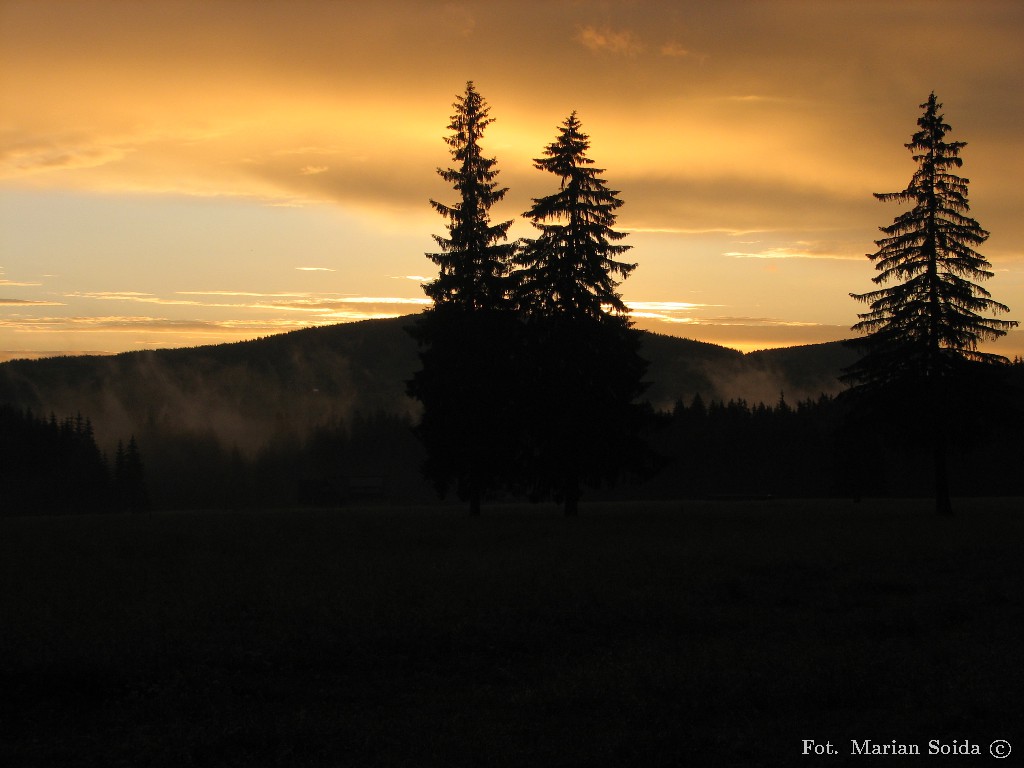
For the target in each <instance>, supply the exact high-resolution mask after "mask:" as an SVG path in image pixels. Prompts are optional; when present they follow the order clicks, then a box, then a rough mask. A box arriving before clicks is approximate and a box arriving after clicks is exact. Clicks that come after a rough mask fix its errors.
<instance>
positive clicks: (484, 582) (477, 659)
mask: <svg viewBox="0 0 1024 768" xmlns="http://www.w3.org/2000/svg"><path fill="white" fill-rule="evenodd" d="M957 508H958V513H959V514H958V516H957V517H955V518H953V519H951V520H947V519H937V518H935V517H934V516H933V515H932V514H931V505H930V504H929V502H927V501H914V500H902V501H872V500H865V501H864V502H862V503H859V504H854V503H853V502H849V501H835V500H832V501H806V500H802V501H786V500H774V501H770V500H769V501H737V500H731V501H718V502H712V501H709V502H682V503H658V504H649V503H643V504H626V503H616V504H607V505H597V504H595V505H590V506H587V505H584V506H583V508H582V509H581V516H580V517H579V518H578V519H565V518H563V517H561V516H560V513H559V511H558V510H557V509H555V508H554V507H547V506H537V507H529V506H523V507H520V506H507V507H491V508H485V510H484V515H483V517H481V518H479V519H470V518H468V517H467V516H466V515H465V511H464V510H462V509H461V508H452V507H441V506H438V507H422V508H401V509H399V508H382V507H377V508H365V509H349V510H292V511H268V512H257V511H252V512H232V513H223V512H208V513H200V512H180V513H155V514H152V515H145V516H117V515H110V516H80V517H46V518H43V517H16V518H4V519H0V576H2V580H0V615H2V616H3V622H2V625H0V675H2V680H0V682H2V689H3V691H4V695H3V697H2V699H0V720H2V723H3V728H2V729H0V730H2V733H0V753H5V754H6V755H7V756H8V759H5V760H4V761H3V762H4V764H5V765H11V766H91V765H102V766H133V767H135V766H167V767H168V768H170V767H172V766H173V768H182V767H184V766H364V765H365V766H401V765H410V766H412V765H415V766H435V765H436V766H446V767H447V766H522V765H559V766H602V765H609V766H611V765H614V766H623V765H652V766H657V765H716V766H724V765H743V766H757V765H765V766H767V765H788V764H802V765H830V766H838V765H846V764H855V765H858V766H865V765H871V764H875V763H876V762H877V761H879V760H882V761H884V760H885V759H884V758H870V757H862V756H861V757H851V756H850V755H849V752H850V740H851V739H856V740H858V741H862V740H864V739H872V740H874V741H877V742H885V743H888V742H889V741H890V740H891V739H896V740H897V741H898V742H901V743H917V744H921V745H922V746H923V747H924V749H922V751H923V752H924V751H926V749H927V743H928V741H929V740H932V739H939V740H943V741H945V742H947V743H951V742H952V740H953V739H957V740H959V742H963V741H965V740H969V741H971V742H972V743H977V744H980V745H981V747H982V751H983V753H984V760H985V762H987V761H989V760H991V758H990V757H988V745H989V743H990V742H992V741H993V740H994V739H1007V740H1008V741H1010V742H1011V744H1013V745H1014V746H1015V756H1016V754H1019V753H1020V752H1024V740H1021V739H1020V736H1021V735H1022V732H1024V726H1022V724H1021V722H1020V718H1019V713H1020V712H1021V711H1024V706H1022V701H1021V697H1022V692H1024V671H1022V670H1024V665H1022V663H1021V661H1022V655H1024V654H1022V652H1021V646H1020V640H1019V627H1020V626H1024V608H1022V604H1021V597H1020V596H1021V595H1022V594H1024V569H1022V568H1021V561H1022V560H1021V555H1022V550H1024V505H1022V504H1021V502H1020V500H962V501H958V503H957ZM804 739H814V740H815V741H816V742H818V743H824V742H831V743H832V744H833V745H834V746H835V747H836V748H837V750H838V751H839V753H840V754H838V755H836V756H834V757H829V758H826V757H814V756H806V757H805V756H803V755H802V754H801V753H802V747H803V740H804ZM919 759H925V758H919ZM955 760H956V758H945V759H944V762H943V764H949V765H953V764H954V762H951V761H955ZM885 764H887V765H888V764H891V763H885ZM956 764H957V765H963V764H965V763H962V762H957V763H956Z"/></svg>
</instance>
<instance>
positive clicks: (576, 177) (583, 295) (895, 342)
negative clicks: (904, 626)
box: [408, 81, 1017, 515]
mask: <svg viewBox="0 0 1024 768" xmlns="http://www.w3.org/2000/svg"><path fill="white" fill-rule="evenodd" d="M921 108H922V109H923V110H924V113H923V115H922V117H921V118H920V119H919V120H918V126H919V130H918V131H917V132H916V133H914V135H913V137H912V139H911V142H910V143H908V144H907V145H906V146H907V148H908V149H909V150H910V151H911V152H912V153H913V155H912V156H913V160H914V161H915V163H916V164H917V169H916V171H915V172H914V174H913V176H912V179H911V181H910V183H909V184H908V186H907V187H906V189H904V190H902V191H900V192H893V193H881V194H876V195H875V197H876V198H878V199H879V200H881V201H883V202H892V201H895V202H901V203H912V204H913V207H912V208H911V210H909V211H906V212H904V213H902V214H900V215H899V216H897V217H896V219H895V220H894V222H893V223H892V224H891V225H889V226H886V227H882V228H881V230H882V232H883V233H884V234H885V237H884V238H883V239H881V240H878V241H876V245H877V246H878V248H879V250H878V251H877V252H875V253H873V254H868V258H869V259H871V260H872V261H873V262H874V264H875V266H876V268H877V270H878V272H879V274H878V275H877V276H876V277H875V278H874V282H875V283H876V284H880V285H885V284H887V283H893V284H892V285H889V286H888V287H883V288H880V289H878V290H875V291H871V292H868V293H863V294H851V295H852V296H853V297H854V298H856V299H858V300H860V301H863V302H865V303H867V304H869V305H870V310H869V311H868V312H866V313H864V314H862V315H860V321H859V322H858V323H857V324H856V325H855V326H854V330H857V331H859V332H862V333H863V334H865V336H864V338H862V339H859V340H858V342H857V348H858V350H859V351H860V352H861V357H860V360H859V361H858V362H857V363H855V364H854V365H853V366H851V367H850V368H849V369H847V370H846V371H845V372H844V379H845V380H846V382H847V383H848V384H849V385H850V389H849V390H848V392H846V393H844V408H846V410H847V412H848V414H849V418H850V423H851V424H854V425H856V426H857V429H855V430H854V434H859V435H862V436H863V435H869V434H870V435H872V436H873V437H874V438H876V439H879V438H885V437H887V436H888V435H890V434H891V432H892V430H893V429H896V430H897V431H899V432H900V433H901V434H910V435H912V436H913V437H914V438H915V443H914V445H913V447H912V448H911V450H912V451H921V450H924V451H926V452H928V453H929V455H930V456H931V467H932V477H933V490H934V495H935V500H936V509H937V511H938V512H939V513H940V514H951V513H952V505H951V502H950V490H949V469H948V456H949V454H950V451H951V447H952V446H951V441H953V440H962V439H966V438H965V435H964V434H963V432H962V431H961V432H957V431H956V429H955V428H954V423H955V422H957V421H958V420H962V419H961V416H960V415H959V414H962V413H963V412H964V411H965V410H970V407H971V404H972V403H973V402H975V401H976V400H977V399H978V398H990V397H993V396H995V397H998V393H1000V392H1002V393H1003V394H1004V395H1005V394H1006V393H1007V392H1008V390H1007V389H1006V385H1005V377H1004V376H1000V375H999V374H998V372H997V369H999V368H1004V367H1005V366H1006V364H1007V363H1008V362H1009V361H1008V360H1006V358H1003V357H1001V356H998V355H994V354H991V353H987V352H982V351H980V350H979V344H980V343H981V342H984V341H987V340H992V339H996V338H998V337H1000V336H1002V335H1005V334H1006V332H1007V331H1008V330H1009V329H1010V328H1013V327H1015V326H1016V325H1017V323H1016V321H1010V320H998V319H995V318H993V317H989V316H988V315H993V314H1000V313H1003V312H1007V311H1009V309H1008V307H1006V306H1005V305H1003V304H1000V303H999V302H996V301H995V300H993V299H992V298H991V295H990V294H989V293H988V291H986V290H985V289H984V288H982V287H981V286H980V285H978V284H977V281H980V280H984V279H987V278H989V277H991V276H992V272H991V265H990V264H989V262H988V261H987V260H986V259H985V258H984V257H983V256H981V254H979V253H978V252H977V251H976V250H975V248H976V247H977V246H979V245H980V244H981V243H983V242H984V241H985V240H986V239H987V237H988V233H987V232H986V231H985V230H984V229H982V228H981V226H980V225H979V224H978V223H977V222H976V221H975V220H974V219H972V218H970V217H969V216H968V215H967V214H968V212H969V203H968V200H967V187H968V183H969V181H968V180H967V179H966V178H963V177H960V176H958V175H956V174H955V173H954V172H953V170H954V169H956V168H959V167H960V166H961V164H962V160H961V158H960V156H959V155H960V151H961V149H962V148H963V147H964V146H965V143H964V142H951V141H947V140H946V134H947V133H948V132H949V131H950V130H951V129H950V126H949V125H948V124H946V123H945V122H944V119H943V116H942V115H941V114H940V113H939V109H940V108H941V104H939V102H938V101H937V99H936V97H935V94H934V93H932V94H931V95H930V96H929V98H928V100H927V102H926V103H924V104H922V105H921ZM492 122H493V118H491V117H490V107H489V105H488V104H487V102H486V101H485V100H484V99H483V97H482V96H481V95H480V93H479V92H478V91H477V90H476V88H475V86H474V84H473V82H472V81H470V82H468V83H467V84H466V90H465V92H464V93H463V94H460V95H459V96H457V98H456V101H455V104H454V114H453V115H452V118H451V123H450V124H449V126H448V127H449V129H450V131H451V133H450V134H449V135H448V136H446V137H445V142H446V143H447V145H448V147H449V150H450V153H451V156H452V160H453V165H452V166H451V167H448V168H439V169H438V173H439V175H440V176H441V177H442V178H443V179H444V180H445V181H446V182H448V183H450V184H451V185H452V187H453V188H454V192H455V194H456V201H455V202H454V203H451V204H449V203H442V202H438V201H436V200H431V201H430V202H431V205H432V206H433V207H434V209H435V210H436V211H437V212H438V213H439V214H441V216H442V217H443V218H444V219H445V221H446V227H447V234H446V235H435V236H434V238H435V240H436V242H437V244H438V246H439V250H438V251H437V252H433V253H428V254H427V256H428V258H430V260H431V261H432V262H434V263H435V264H436V265H437V266H438V276H437V278H436V279H435V280H433V281H431V282H429V283H427V284H426V285H425V286H424V290H425V292H426V294H427V296H428V297H429V298H430V299H432V301H433V304H432V306H431V307H430V308H429V309H427V310H426V311H425V312H424V313H423V314H422V315H421V317H420V319H419V321H418V322H417V324H416V327H415V328H414V329H413V334H414V336H415V337H416V339H417V341H418V342H419V344H420V347H421V362H422V366H421V369H420V370H419V371H418V372H417V373H416V375H415V376H414V378H413V379H412V380H411V381H410V382H409V388H408V392H409V394H410V395H411V396H413V397H414V398H416V399H418V400H419V401H420V402H421V403H422V405H423V417H422V419H421V421H420V423H419V424H418V425H417V427H416V431H417V434H418V436H419V438H420V439H421V441H422V443H423V445H424V448H425V450H426V453H427V458H426V461H425V462H424V465H423V469H424V473H425V474H426V476H427V477H429V478H430V479H431V480H432V481H433V483H434V484H435V486H436V488H437V490H438V492H439V493H441V494H444V493H446V492H447V491H448V490H449V489H451V488H454V489H455V491H456V492H457V494H458V495H459V497H460V498H462V499H464V500H466V501H468V503H469V508H470V513H471V514H474V515H476V514H479V513H480V503H481V498H482V497H483V496H484V495H486V494H488V493H492V494H493V493H494V492H496V491H497V490H501V491H503V492H518V493H522V494H525V495H527V496H528V497H529V498H530V499H532V500H540V499H543V498H554V499H555V500H556V501H560V502H562V503H564V506H565V513H566V514H567V515H573V514H576V511H577V505H578V501H579V498H580V496H581V494H582V492H583V488H584V487H592V488H597V487H600V486H602V485H606V484H610V483H614V482H615V481H616V480H617V479H619V477H620V476H621V475H623V474H640V475H643V474H650V473H652V472H653V471H654V470H655V468H656V465H657V462H658V460H657V455H656V453H654V452H653V451H651V450H650V446H649V441H647V440H646V439H645V434H646V432H647V431H648V424H649V423H650V422H651V418H652V416H653V414H652V413H650V411H649V409H648V410H645V409H644V406H643V405H642V404H641V403H640V402H639V397H640V395H641V394H642V393H643V391H644V388H645V384H644V382H643V376H644V372H645V370H646V365H647V364H646V362H645V361H644V360H643V359H641V357H640V356H639V354H638V341H637V332H636V331H635V329H633V328H632V326H631V323H630V321H629V317H628V311H627V307H626V306H625V304H624V303H623V301H622V298H621V295H620V294H619V292H618V287H619V285H620V284H621V282H622V281H623V280H625V279H626V278H627V277H628V276H629V275H630V273H631V272H632V271H633V270H634V269H635V268H636V264H633V263H628V262H625V261H621V260H619V257H621V256H623V255H624V254H625V253H626V251H627V250H628V249H629V246H627V245H625V244H623V243H621V240H622V239H623V238H624V237H625V233H623V232H620V231H616V230H615V229H614V225H615V222H616V211H617V209H618V208H619V207H620V206H621V205H622V200H621V199H620V198H619V197H618V192H616V191H614V190H611V189H610V188H609V187H608V186H607V183H606V181H605V180H604V179H603V178H602V174H603V173H604V171H603V170H599V169H596V168H594V167H593V161H592V160H591V159H590V158H589V156H588V154H587V153H588V151H589V149H590V142H589V137H588V136H587V135H586V134H585V133H584V132H583V130H582V125H581V123H580V120H579V117H578V116H577V113H576V112H572V113H571V114H570V115H569V117H568V118H567V119H566V120H565V121H564V122H563V123H562V124H561V126H560V127H559V129H558V134H557V136H556V138H555V140H554V141H553V142H552V143H550V144H548V145H547V146H546V147H545V149H544V153H543V154H544V156H543V157H540V158H538V159H536V160H535V161H534V166H535V167H536V168H537V169H538V170H541V171H544V172H548V173H551V174H553V175H554V176H555V177H556V179H557V181H558V187H557V189H556V190H555V191H554V192H552V194H550V195H547V196H545V197H541V198H536V199H534V200H533V205H532V207H531V208H530V209H529V210H527V211H526V212H524V213H523V216H524V217H525V218H526V219H527V220H529V221H530V222H531V223H532V225H533V226H534V227H535V229H536V230H537V235H536V237H534V238H526V239H522V240H520V241H517V242H514V243H510V242H508V230H509V228H510V226H511V224H512V221H503V222H500V223H494V222H492V219H491V214H490V210H491V208H492V206H494V205H495V204H496V203H498V202H499V201H501V200H502V198H503V197H504V196H505V194H506V192H507V191H508V190H507V188H504V187H501V186H499V184H498V182H497V175H498V171H497V168H496V159H495V158H494V157H488V156H486V154H485V153H484V152H483V150H482V148H481V145H480V142H481V139H482V137H483V134H484V131H485V129H486V128H487V126H488V125H490V124H491V123H492ZM869 442H870V441H869ZM865 450H866V451H868V452H869V453H871V452H873V453H875V454H876V455H880V454H881V453H882V452H881V451H879V450H878V449H877V448H874V447H872V446H871V445H869V444H865Z"/></svg>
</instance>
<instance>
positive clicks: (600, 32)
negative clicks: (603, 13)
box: [576, 26, 644, 56]
mask: <svg viewBox="0 0 1024 768" xmlns="http://www.w3.org/2000/svg"><path fill="white" fill-rule="evenodd" d="M576 39H577V41H579V42H580V43H582V44H583V45H584V46H585V47H587V48H589V49H590V50H591V51H594V52H608V53H613V54H617V55H624V56H635V55H636V54H638V53H642V52H643V50H644V45H643V43H642V42H640V39H639V38H638V37H637V36H636V35H635V34H633V33H632V32H630V31H629V30H624V31H622V32H615V31H614V30H611V29H607V28H605V29H598V28H597V27H592V26H586V27H583V28H582V29H581V30H580V31H579V34H578V35H577V36H576Z"/></svg>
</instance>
